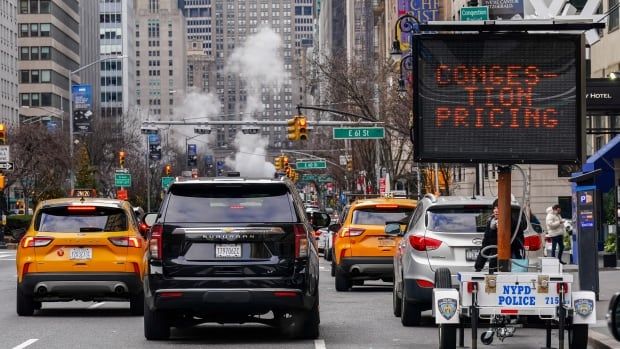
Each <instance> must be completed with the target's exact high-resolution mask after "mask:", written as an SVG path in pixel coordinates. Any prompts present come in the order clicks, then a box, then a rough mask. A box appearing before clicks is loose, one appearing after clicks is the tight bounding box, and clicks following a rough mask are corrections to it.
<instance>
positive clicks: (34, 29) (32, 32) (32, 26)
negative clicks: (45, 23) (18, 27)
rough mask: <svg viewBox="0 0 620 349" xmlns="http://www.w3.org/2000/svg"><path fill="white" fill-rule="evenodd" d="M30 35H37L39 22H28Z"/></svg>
mask: <svg viewBox="0 0 620 349" xmlns="http://www.w3.org/2000/svg"><path fill="white" fill-rule="evenodd" d="M30 36H39V24H37V23H31V24H30Z"/></svg>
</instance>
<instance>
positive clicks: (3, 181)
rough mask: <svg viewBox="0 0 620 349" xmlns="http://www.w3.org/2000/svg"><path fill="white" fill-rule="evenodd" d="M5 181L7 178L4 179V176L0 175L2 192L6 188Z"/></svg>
mask: <svg viewBox="0 0 620 349" xmlns="http://www.w3.org/2000/svg"><path fill="white" fill-rule="evenodd" d="M5 179H6V177H4V175H3V174H0V190H4V186H5V185H6V182H5Z"/></svg>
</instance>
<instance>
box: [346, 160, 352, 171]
mask: <svg viewBox="0 0 620 349" xmlns="http://www.w3.org/2000/svg"><path fill="white" fill-rule="evenodd" d="M347 171H353V160H352V159H349V160H347Z"/></svg>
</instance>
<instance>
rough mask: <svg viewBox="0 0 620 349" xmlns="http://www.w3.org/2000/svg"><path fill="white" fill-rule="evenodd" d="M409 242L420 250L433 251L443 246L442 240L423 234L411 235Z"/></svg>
mask: <svg viewBox="0 0 620 349" xmlns="http://www.w3.org/2000/svg"><path fill="white" fill-rule="evenodd" d="M409 244H411V247H413V248H414V249H416V250H418V251H432V250H436V249H438V248H439V246H441V241H439V240H437V239H433V238H427V237H424V236H421V235H411V236H409Z"/></svg>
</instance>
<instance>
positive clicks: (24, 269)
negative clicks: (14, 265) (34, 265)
mask: <svg viewBox="0 0 620 349" xmlns="http://www.w3.org/2000/svg"><path fill="white" fill-rule="evenodd" d="M30 263H31V262H26V263H24V267H23V268H22V279H23V278H24V275H26V274H28V271H29V270H30Z"/></svg>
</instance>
